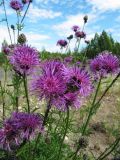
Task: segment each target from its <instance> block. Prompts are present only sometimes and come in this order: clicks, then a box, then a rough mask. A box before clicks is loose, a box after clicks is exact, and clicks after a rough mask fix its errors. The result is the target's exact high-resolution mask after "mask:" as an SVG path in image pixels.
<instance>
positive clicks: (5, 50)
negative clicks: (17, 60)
mask: <svg viewBox="0 0 120 160" xmlns="http://www.w3.org/2000/svg"><path fill="white" fill-rule="evenodd" d="M2 52H3V53H5V54H6V55H9V54H10V52H11V49H10V48H9V47H8V46H7V45H2Z"/></svg>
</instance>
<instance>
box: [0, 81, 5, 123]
mask: <svg viewBox="0 0 120 160" xmlns="http://www.w3.org/2000/svg"><path fill="white" fill-rule="evenodd" d="M0 89H1V99H2V106H3V107H2V118H3V121H4V120H5V100H4V91H3V88H2V84H1V81H0Z"/></svg>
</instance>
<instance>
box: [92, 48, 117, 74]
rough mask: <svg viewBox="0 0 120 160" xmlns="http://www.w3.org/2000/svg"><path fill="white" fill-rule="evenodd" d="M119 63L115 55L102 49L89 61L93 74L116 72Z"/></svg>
mask: <svg viewBox="0 0 120 160" xmlns="http://www.w3.org/2000/svg"><path fill="white" fill-rule="evenodd" d="M119 64H120V63H119V59H118V58H117V57H116V56H115V55H112V54H111V53H110V52H108V51H104V52H102V53H101V54H99V55H98V56H97V57H96V58H94V59H93V60H92V61H91V63H90V68H91V71H92V72H94V73H95V74H97V73H98V74H100V75H101V76H105V75H107V74H109V73H111V74H113V73H116V72H118V70H119Z"/></svg>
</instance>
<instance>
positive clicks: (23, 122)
mask: <svg viewBox="0 0 120 160" xmlns="http://www.w3.org/2000/svg"><path fill="white" fill-rule="evenodd" d="M12 119H13V120H14V123H15V125H16V128H17V129H18V130H20V135H21V137H22V138H23V139H30V138H34V137H35V136H36V133H41V132H43V126H42V123H43V120H42V118H41V117H40V116H39V115H38V114H28V113H24V112H14V113H13V114H12Z"/></svg>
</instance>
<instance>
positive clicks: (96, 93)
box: [82, 77, 102, 136]
mask: <svg viewBox="0 0 120 160" xmlns="http://www.w3.org/2000/svg"><path fill="white" fill-rule="evenodd" d="M101 80H102V78H101V77H100V80H99V82H98V86H97V89H96V92H95V96H94V99H93V102H92V105H91V108H90V112H89V114H88V118H87V121H86V123H85V125H84V127H83V131H82V136H84V134H85V131H86V129H87V126H88V124H89V121H90V118H91V114H92V111H93V108H94V105H95V101H96V98H97V95H98V91H99V88H100V84H101Z"/></svg>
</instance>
